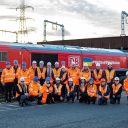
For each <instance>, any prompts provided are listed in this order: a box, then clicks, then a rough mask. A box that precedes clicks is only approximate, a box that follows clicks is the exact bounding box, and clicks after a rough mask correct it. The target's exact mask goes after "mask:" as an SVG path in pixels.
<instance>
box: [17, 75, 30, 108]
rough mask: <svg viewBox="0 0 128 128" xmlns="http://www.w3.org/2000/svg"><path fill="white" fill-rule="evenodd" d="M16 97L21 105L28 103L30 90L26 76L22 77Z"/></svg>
mask: <svg viewBox="0 0 128 128" xmlns="http://www.w3.org/2000/svg"><path fill="white" fill-rule="evenodd" d="M16 98H17V101H18V102H19V105H20V106H22V107H23V106H25V105H28V92H27V86H26V85H25V83H24V77H21V78H20V82H19V83H18V84H17V86H16Z"/></svg>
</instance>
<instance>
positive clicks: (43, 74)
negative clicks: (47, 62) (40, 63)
mask: <svg viewBox="0 0 128 128" xmlns="http://www.w3.org/2000/svg"><path fill="white" fill-rule="evenodd" d="M40 72H41V77H42V79H45V74H46V68H45V67H44V68H43V70H42V71H41V70H40Z"/></svg>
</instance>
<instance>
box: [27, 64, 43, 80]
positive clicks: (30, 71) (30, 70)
mask: <svg viewBox="0 0 128 128" xmlns="http://www.w3.org/2000/svg"><path fill="white" fill-rule="evenodd" d="M36 70H37V74H38V76H37V77H38V79H40V78H41V72H40V69H39V67H37V68H36V69H33V68H32V66H31V67H30V68H29V77H30V81H32V80H33V78H34V77H35V73H36Z"/></svg>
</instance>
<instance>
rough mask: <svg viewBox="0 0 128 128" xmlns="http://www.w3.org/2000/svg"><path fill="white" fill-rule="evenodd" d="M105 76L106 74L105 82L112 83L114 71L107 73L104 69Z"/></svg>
mask: <svg viewBox="0 0 128 128" xmlns="http://www.w3.org/2000/svg"><path fill="white" fill-rule="evenodd" d="M105 74H106V80H107V81H112V80H113V78H114V76H115V70H114V69H112V70H111V71H109V70H108V69H106V70H105Z"/></svg>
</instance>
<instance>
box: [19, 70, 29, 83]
mask: <svg viewBox="0 0 128 128" xmlns="http://www.w3.org/2000/svg"><path fill="white" fill-rule="evenodd" d="M17 76H18V82H20V78H21V77H23V78H24V83H25V85H29V83H30V76H29V70H26V71H24V70H22V69H21V70H20V71H19V72H18V73H17Z"/></svg>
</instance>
